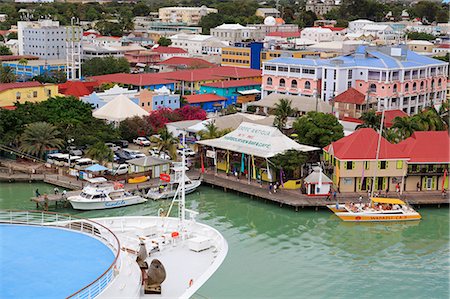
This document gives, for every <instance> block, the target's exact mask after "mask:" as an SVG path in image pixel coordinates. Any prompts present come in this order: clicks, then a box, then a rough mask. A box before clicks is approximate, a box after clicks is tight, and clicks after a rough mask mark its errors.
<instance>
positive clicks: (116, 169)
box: [109, 164, 129, 175]
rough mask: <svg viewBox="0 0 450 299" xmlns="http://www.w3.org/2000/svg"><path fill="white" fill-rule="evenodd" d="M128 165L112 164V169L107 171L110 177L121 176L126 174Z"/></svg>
mask: <svg viewBox="0 0 450 299" xmlns="http://www.w3.org/2000/svg"><path fill="white" fill-rule="evenodd" d="M128 168H129V165H128V164H119V165H118V164H114V165H113V168H112V169H110V170H109V173H111V174H112V175H122V174H127V173H128Z"/></svg>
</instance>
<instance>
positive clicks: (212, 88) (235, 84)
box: [199, 79, 261, 107]
mask: <svg viewBox="0 0 450 299" xmlns="http://www.w3.org/2000/svg"><path fill="white" fill-rule="evenodd" d="M250 90H253V91H256V92H257V91H260V90H261V83H260V82H257V81H253V80H249V79H243V80H231V81H221V82H215V83H208V84H204V85H202V86H201V87H200V90H199V93H200V94H205V93H208V94H215V95H218V96H221V97H224V98H226V99H227V101H226V105H225V107H226V106H228V105H233V104H236V103H237V102H238V98H239V97H241V96H242V94H241V93H240V92H242V91H250Z"/></svg>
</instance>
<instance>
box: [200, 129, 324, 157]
mask: <svg viewBox="0 0 450 299" xmlns="http://www.w3.org/2000/svg"><path fill="white" fill-rule="evenodd" d="M197 143H198V144H203V145H207V146H211V147H214V148H220V149H225V150H230V151H233V152H238V153H243V154H247V155H254V156H257V157H263V158H270V157H273V156H276V155H277V154H281V153H283V152H285V151H287V150H298V151H302V152H309V151H316V150H320V148H318V147H314V146H309V145H304V144H299V143H297V142H295V141H294V140H292V139H291V138H289V137H287V136H286V135H284V134H283V133H281V132H280V130H278V129H277V128H275V127H271V126H264V125H259V124H254V123H249V122H242V123H241V124H240V125H239V127H238V128H237V129H236V130H234V131H232V132H230V133H228V134H226V135H225V136H223V137H220V138H216V139H207V140H200V141H197Z"/></svg>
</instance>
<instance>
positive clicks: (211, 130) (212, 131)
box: [200, 122, 220, 139]
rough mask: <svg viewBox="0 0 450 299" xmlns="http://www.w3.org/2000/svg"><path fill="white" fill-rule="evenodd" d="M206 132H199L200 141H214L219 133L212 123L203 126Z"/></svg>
mask: <svg viewBox="0 0 450 299" xmlns="http://www.w3.org/2000/svg"><path fill="white" fill-rule="evenodd" d="M205 128H206V130H201V131H200V137H201V139H214V138H217V137H219V134H220V131H219V128H217V126H216V124H215V123H213V122H210V123H208V124H207V125H205Z"/></svg>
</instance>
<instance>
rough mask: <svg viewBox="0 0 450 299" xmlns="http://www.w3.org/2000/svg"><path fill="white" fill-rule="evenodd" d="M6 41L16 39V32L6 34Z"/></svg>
mask: <svg viewBox="0 0 450 299" xmlns="http://www.w3.org/2000/svg"><path fill="white" fill-rule="evenodd" d="M6 39H7V40H10V39H18V37H17V33H16V32H10V33H8V35H7V36H6Z"/></svg>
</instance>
